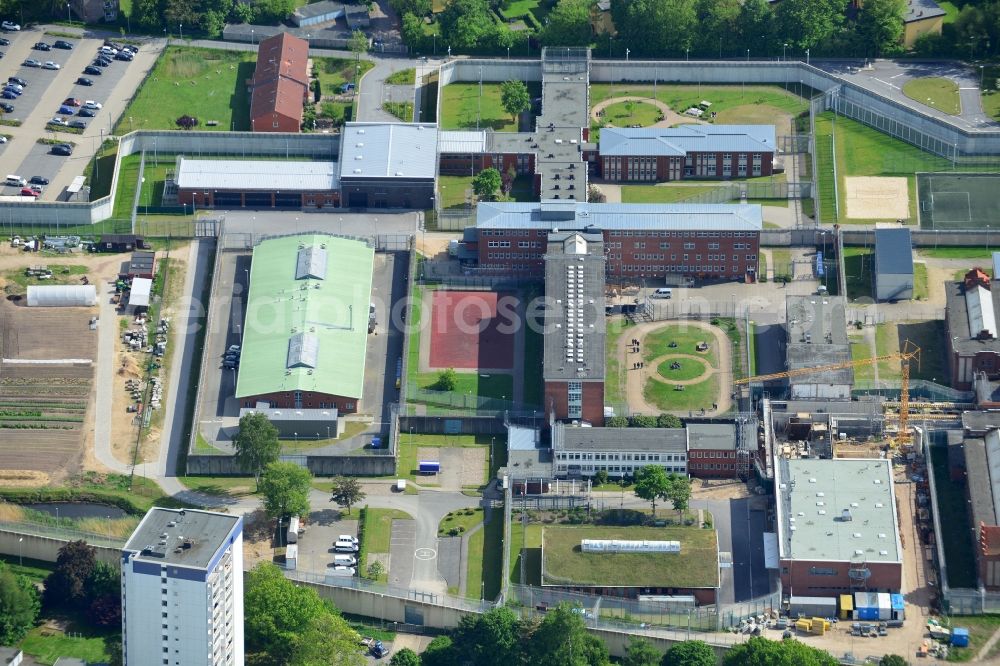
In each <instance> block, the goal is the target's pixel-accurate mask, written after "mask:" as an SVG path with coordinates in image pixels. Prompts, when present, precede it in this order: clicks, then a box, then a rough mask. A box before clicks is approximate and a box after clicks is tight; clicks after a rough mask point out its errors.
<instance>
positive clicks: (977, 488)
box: [962, 431, 1000, 525]
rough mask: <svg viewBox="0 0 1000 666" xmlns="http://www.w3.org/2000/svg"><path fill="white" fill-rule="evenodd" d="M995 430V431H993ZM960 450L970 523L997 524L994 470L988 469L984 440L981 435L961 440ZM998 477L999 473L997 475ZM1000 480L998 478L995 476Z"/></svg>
mask: <svg viewBox="0 0 1000 666" xmlns="http://www.w3.org/2000/svg"><path fill="white" fill-rule="evenodd" d="M994 432H995V431H994ZM962 452H963V454H964V456H965V475H966V476H965V480H966V481H965V482H966V484H967V485H968V488H969V501H970V502H971V505H970V508H971V510H972V516H971V518H972V524H973V525H979V523H980V522H982V523H985V524H987V525H996V524H997V513H996V508H995V507H994V503H995V502H996V499H997V497H996V495H997V493H996V485H995V484H994V483H993V476H992V475H993V474H994V470H992V469H990V465H989V461H988V459H987V453H986V441H985V439H984V438H982V437H973V438H969V439H966V440H964V441H963V442H962ZM997 476H998V477H1000V474H998V475H997ZM997 481H998V482H1000V478H997Z"/></svg>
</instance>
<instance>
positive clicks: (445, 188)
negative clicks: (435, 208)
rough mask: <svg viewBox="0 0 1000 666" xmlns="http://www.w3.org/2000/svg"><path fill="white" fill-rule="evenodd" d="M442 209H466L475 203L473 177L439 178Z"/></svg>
mask: <svg viewBox="0 0 1000 666" xmlns="http://www.w3.org/2000/svg"><path fill="white" fill-rule="evenodd" d="M438 194H439V196H440V197H441V207H442V208H466V207H467V206H469V205H471V204H472V202H473V199H474V197H473V193H472V176H438Z"/></svg>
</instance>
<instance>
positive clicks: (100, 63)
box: [90, 58, 111, 67]
mask: <svg viewBox="0 0 1000 666" xmlns="http://www.w3.org/2000/svg"><path fill="white" fill-rule="evenodd" d="M90 64H91V65H93V66H94V67H107V66H108V65H110V64H111V61H110V60H107V59H106V58H95V59H94V62H92V63H90Z"/></svg>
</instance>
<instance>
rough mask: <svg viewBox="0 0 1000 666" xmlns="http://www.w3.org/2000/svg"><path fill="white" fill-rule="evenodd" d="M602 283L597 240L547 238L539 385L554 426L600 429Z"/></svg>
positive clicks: (577, 235)
mask: <svg viewBox="0 0 1000 666" xmlns="http://www.w3.org/2000/svg"><path fill="white" fill-rule="evenodd" d="M604 280H605V278H604V248H603V243H602V242H601V236H600V234H587V233H580V232H572V231H571V232H559V233H551V234H549V236H548V238H547V242H546V254H545V297H546V300H547V301H548V303H547V304H546V308H545V315H544V316H545V319H544V326H545V329H544V335H543V336H542V339H543V343H542V381H543V382H544V395H545V398H544V400H545V404H544V408H545V411H546V413H547V414H549V415H551V416H552V417H553V418H555V419H556V420H571V421H587V422H589V423H592V424H593V425H595V426H601V425H604V374H605V360H604V359H605V350H604V338H605V328H606V324H605V319H604Z"/></svg>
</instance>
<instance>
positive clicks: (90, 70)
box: [83, 65, 101, 86]
mask: <svg viewBox="0 0 1000 666" xmlns="http://www.w3.org/2000/svg"><path fill="white" fill-rule="evenodd" d="M83 73H84V74H89V75H91V76H100V75H101V68H100V67H94V66H93V65H87V66H86V67H84V68H83ZM87 80H88V81H90V79H87ZM83 85H85V86H92V85H94V82H93V81H90V83H84V84H83Z"/></svg>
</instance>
